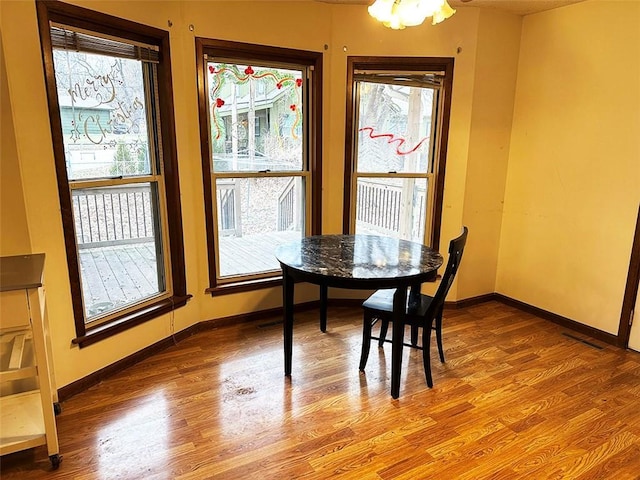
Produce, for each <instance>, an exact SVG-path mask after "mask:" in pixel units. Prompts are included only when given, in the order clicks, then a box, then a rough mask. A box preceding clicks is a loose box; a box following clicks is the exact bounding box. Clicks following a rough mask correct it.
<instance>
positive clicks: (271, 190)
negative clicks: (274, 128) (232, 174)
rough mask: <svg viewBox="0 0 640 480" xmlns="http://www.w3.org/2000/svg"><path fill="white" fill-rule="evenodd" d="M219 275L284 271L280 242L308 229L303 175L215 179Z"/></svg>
mask: <svg viewBox="0 0 640 480" xmlns="http://www.w3.org/2000/svg"><path fill="white" fill-rule="evenodd" d="M216 203H217V214H218V238H219V245H218V248H219V262H220V266H219V272H220V277H229V276H236V275H248V274H258V273H263V272H269V271H276V270H279V269H280V264H279V263H278V261H277V260H276V258H275V256H274V252H275V249H276V247H277V246H278V245H280V244H282V243H286V242H288V241H292V240H295V239H298V238H300V237H302V236H303V232H304V211H305V208H304V181H303V178H302V177H263V178H225V179H217V180H216Z"/></svg>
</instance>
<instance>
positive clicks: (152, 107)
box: [37, 2, 189, 347]
mask: <svg viewBox="0 0 640 480" xmlns="http://www.w3.org/2000/svg"><path fill="white" fill-rule="evenodd" d="M37 8H38V16H39V24H40V37H41V42H42V46H43V60H44V65H45V73H46V83H47V95H48V99H49V105H50V109H49V111H50V115H51V130H52V137H53V143H54V153H55V161H56V173H57V180H58V188H59V194H60V204H61V207H62V222H63V227H64V234H65V244H66V249H67V259H68V264H69V276H70V281H71V290H72V292H71V293H72V300H73V308H74V316H75V324H76V334H77V338H76V339H74V342H75V343H77V344H79V345H80V346H81V347H83V346H86V345H89V344H91V343H94V342H96V341H98V340H100V339H102V338H105V337H107V336H110V335H113V334H114V333H117V332H119V331H121V330H123V329H126V328H129V327H131V326H133V325H137V324H139V323H141V322H143V321H146V320H148V319H150V318H153V317H156V316H158V315H160V314H162V313H166V312H168V311H170V310H171V309H172V308H176V307H179V306H182V305H184V304H185V303H186V301H187V299H188V298H189V296H188V295H187V294H186V284H185V274H184V258H183V253H182V248H183V245H182V225H181V221H180V200H179V198H180V197H179V190H178V188H179V187H178V175H177V173H178V172H177V162H176V150H175V145H174V139H173V138H174V127H173V125H174V120H173V105H172V101H173V100H172V98H171V72H170V58H169V49H168V45H169V35H168V33H167V32H165V31H162V30H157V29H155V28H151V27H146V26H143V25H139V24H136V23H133V22H128V21H125V20H121V19H117V18H114V17H111V16H108V15H103V14H99V13H96V12H93V11H90V10H86V9H83V8H79V7H75V6H71V5H67V4H63V3H57V2H38V3H37Z"/></svg>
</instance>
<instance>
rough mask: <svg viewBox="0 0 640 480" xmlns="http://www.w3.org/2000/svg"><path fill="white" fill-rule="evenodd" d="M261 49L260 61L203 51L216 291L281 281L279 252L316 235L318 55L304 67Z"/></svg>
mask: <svg viewBox="0 0 640 480" xmlns="http://www.w3.org/2000/svg"><path fill="white" fill-rule="evenodd" d="M205 43H209V42H205ZM211 43H212V44H214V45H215V44H216V42H215V41H211ZM225 48H228V45H225ZM244 48H246V45H244ZM255 50H256V52H257V54H256V57H257V58H260V59H254V60H252V61H249V58H248V57H250V56H251V54H250V53H246V57H247V58H236V59H234V58H233V55H231V53H233V52H230V51H229V50H226V49H223V50H222V51H219V50H217V49H216V48H215V47H214V48H210V49H208V48H205V49H204V52H203V58H204V60H205V61H204V62H203V64H202V68H203V73H204V79H205V81H206V85H205V88H204V91H205V92H206V98H205V99H201V104H202V101H203V100H204V101H205V102H206V103H205V106H206V112H207V118H206V127H204V123H203V122H202V119H201V128H206V132H207V133H208V134H209V142H208V145H207V149H208V150H209V158H205V159H203V169H204V171H208V177H209V178H207V179H206V180H205V181H208V182H210V185H211V193H210V199H208V200H207V215H210V217H211V218H210V220H209V225H210V226H209V227H208V238H209V241H210V243H211V249H210V260H209V262H210V264H209V265H210V267H209V268H210V269H211V272H210V278H211V279H212V286H224V285H225V284H239V283H242V282H245V283H246V282H254V283H252V284H253V285H255V284H256V283H255V281H256V280H261V279H268V278H270V277H277V276H279V275H280V273H281V270H280V265H279V263H278V261H277V259H276V257H275V250H276V248H277V247H278V246H279V245H281V244H282V243H286V242H289V241H292V240H294V239H297V238H300V237H301V236H304V235H307V234H308V233H309V232H310V223H309V211H310V205H309V198H310V196H311V174H310V169H309V165H310V162H311V160H310V158H309V144H310V142H311V140H310V138H309V132H310V131H312V125H311V122H310V116H309V112H310V111H311V108H310V106H309V104H308V102H309V98H311V96H310V95H309V89H310V87H309V86H310V85H311V84H312V82H313V76H314V71H313V69H312V68H311V66H310V65H311V64H312V59H313V58H314V57H315V54H314V57H309V60H308V63H304V62H302V63H299V64H298V63H292V62H289V61H283V58H284V57H288V55H287V54H286V53H284V52H283V51H281V50H280V49H275V48H269V49H268V50H270V51H273V58H271V56H270V55H268V54H265V50H266V49H265V47H258V46H256V49H255ZM287 52H289V51H287ZM298 53H300V52H298ZM301 55H302V56H303V57H305V56H306V52H305V53H302V54H301ZM267 57H269V58H267ZM313 62H315V60H314V59H313ZM203 150H204V149H203ZM205 194H207V192H206V189H205Z"/></svg>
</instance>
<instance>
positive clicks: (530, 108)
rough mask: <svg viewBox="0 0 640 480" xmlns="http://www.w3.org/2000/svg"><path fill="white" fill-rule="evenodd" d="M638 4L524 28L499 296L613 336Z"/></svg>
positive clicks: (624, 252)
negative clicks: (510, 298)
mask: <svg viewBox="0 0 640 480" xmlns="http://www.w3.org/2000/svg"><path fill="white" fill-rule="evenodd" d="M639 25H640V2H638V1H630V2H627V1H622V2H614V1H587V2H584V3H578V4H575V5H572V6H569V7H565V8H561V9H557V10H553V11H549V12H545V13H540V14H537V15H532V16H529V17H526V18H525V19H524V24H523V33H522V41H521V51H520V66H519V70H518V81H517V86H516V102H515V111H514V119H513V133H512V137H511V151H510V158H509V169H508V176H507V188H506V196H505V206H504V214H503V223H502V235H501V249H500V257H499V263H498V278H497V282H496V290H497V291H498V292H499V293H502V294H504V295H506V296H508V297H512V298H515V299H518V300H521V301H523V302H525V303H528V304H531V305H534V306H537V307H539V308H542V309H544V310H548V311H551V312H554V313H557V314H559V315H562V316H565V317H568V318H570V319H572V320H575V321H577V322H580V323H584V324H586V325H590V326H592V327H595V328H597V329H600V330H604V331H606V332H609V333H613V334H615V333H617V330H618V323H619V319H620V311H621V306H622V298H623V294H624V288H625V281H626V277H627V272H628V268H629V257H630V252H631V244H632V241H633V233H634V227H635V219H636V214H637V211H638V204H639V201H640V28H638V26H639Z"/></svg>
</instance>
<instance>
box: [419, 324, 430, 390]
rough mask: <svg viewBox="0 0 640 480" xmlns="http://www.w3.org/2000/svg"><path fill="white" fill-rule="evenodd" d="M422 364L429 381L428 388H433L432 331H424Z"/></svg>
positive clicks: (424, 329) (427, 329)
mask: <svg viewBox="0 0 640 480" xmlns="http://www.w3.org/2000/svg"><path fill="white" fill-rule="evenodd" d="M422 363H423V364H424V375H425V377H426V379H427V386H428V387H429V388H432V387H433V379H432V378H431V329H430V328H423V329H422Z"/></svg>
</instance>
